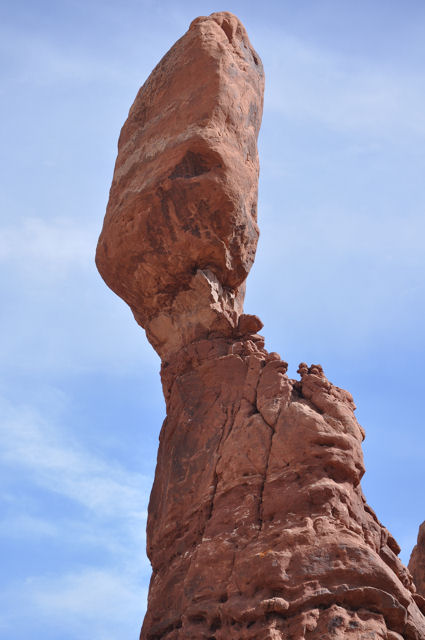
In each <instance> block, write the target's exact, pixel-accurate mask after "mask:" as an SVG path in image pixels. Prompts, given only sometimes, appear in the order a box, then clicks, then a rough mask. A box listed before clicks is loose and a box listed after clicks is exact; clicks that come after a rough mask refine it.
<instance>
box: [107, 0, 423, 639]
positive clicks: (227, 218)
mask: <svg viewBox="0 0 425 640" xmlns="http://www.w3.org/2000/svg"><path fill="white" fill-rule="evenodd" d="M262 98H263V72H262V66H261V62H260V60H259V58H258V55H257V54H256V53H255V51H254V50H253V49H252V46H251V45H250V43H249V40H248V37H247V35H246V32H245V30H244V28H243V26H242V25H241V23H240V22H239V21H238V20H237V18H235V17H234V16H232V15H231V14H228V13H218V14H213V15H212V16H210V17H208V18H198V19H197V20H195V21H194V22H193V23H192V25H191V26H190V29H189V31H188V32H187V33H186V34H185V35H184V36H183V38H181V40H179V41H178V42H177V43H176V45H174V47H173V48H172V49H171V50H170V52H169V53H168V54H167V55H166V56H165V58H164V59H163V60H162V61H161V62H160V63H159V65H158V66H157V67H156V69H155V70H154V71H153V73H152V75H151V76H150V78H149V79H148V80H147V82H146V83H145V85H144V86H143V87H142V89H141V90H140V92H139V94H138V96H137V97H136V101H135V103H134V105H133V106H132V108H131V110H130V114H129V118H128V120H127V122H126V123H125V125H124V127H123V130H122V133H121V137H120V143H119V153H118V159H117V163H116V167H115V174H114V180H113V184H112V188H111V194H110V200H109V204H108V210H107V213H106V216H105V223H104V227H103V231H102V234H101V237H100V239H99V245H98V251H97V264H98V267H99V270H100V272H101V274H102V276H103V277H104V279H105V281H106V282H107V283H108V284H109V286H110V287H111V288H112V289H113V290H114V291H116V293H118V295H120V296H121V297H122V298H123V299H124V300H126V301H127V302H128V304H129V305H130V307H131V308H132V311H133V313H134V315H135V318H136V320H137V321H138V322H139V323H140V324H141V325H142V326H143V327H145V329H146V333H147V336H148V338H149V340H150V341H151V343H152V344H153V346H154V347H155V349H157V351H158V352H159V354H160V355H161V358H162V368H161V377H162V384H163V389H164V395H165V398H166V408H167V417H166V420H165V422H164V425H163V427H162V430H161V435H160V445H159V452H158V464H157V469H156V474H155V481H154V486H153V490H152V494H151V500H150V505H149V517H148V531H147V547H148V549H147V551H148V555H149V558H150V560H151V563H152V579H151V584H150V590H149V601H148V610H147V613H146V617H145V620H144V623H143V627H142V631H141V639H142V640H160V639H164V640H177V639H178V640H183V639H194V640H195V639H196V640H197V639H201V638H203V639H206V640H214V639H215V640H245V639H251V640H254V639H255V640H277V639H283V638H285V639H289V638H290V639H292V640H301V639H309V640H316V639H317V640H319V639H324V638H352V639H353V640H365V639H366V638H368V639H378V638H381V639H382V640H397V639H399V640H400V639H401V638H405V639H415V640H425V617H424V615H423V611H424V603H425V601H424V600H423V599H422V598H421V596H419V595H417V594H416V593H415V587H414V585H413V583H412V578H411V576H410V573H409V572H408V570H407V569H406V568H405V567H404V566H403V565H402V564H401V562H400V560H399V559H398V557H397V555H398V553H399V548H398V545H397V543H396V542H395V540H394V539H393V538H392V536H391V535H390V534H389V532H388V531H387V530H386V529H385V528H384V527H383V526H382V525H381V524H380V522H379V521H378V519H377V518H376V516H375V514H374V512H373V511H372V509H370V507H368V505H367V504H366V501H365V498H364V496H363V494H362V491H361V488H360V479H361V477H362V475H363V473H364V467H363V457H362V451H361V442H362V440H363V437H364V432H363V430H362V428H361V427H360V425H359V424H358V423H357V421H356V419H355V416H354V409H355V406H354V403H353V399H352V397H351V395H350V394H349V393H348V392H346V391H344V390H342V389H339V388H338V387H335V386H334V385H332V384H331V383H330V382H329V381H328V380H327V379H326V377H325V375H324V373H323V370H322V368H321V367H320V366H319V365H312V366H310V367H308V366H307V365H306V364H304V363H302V364H301V365H300V367H299V371H298V373H299V375H300V379H299V380H292V379H290V378H288V376H287V373H286V369H287V365H286V363H285V362H283V361H282V360H281V358H280V357H279V356H278V355H277V354H275V353H268V352H267V351H266V350H265V348H264V340H263V338H262V337H261V336H260V335H259V334H258V333H257V332H258V331H259V330H260V329H261V327H262V323H261V322H260V320H259V319H258V318H257V317H256V316H248V315H245V314H243V309H242V304H243V294H244V282H245V279H246V276H247V274H248V271H249V269H250V267H251V265H252V262H253V259H254V254H255V249H256V242H257V237H258V229H257V224H256V197H257V179H258V159H257V150H256V139H257V135H258V130H259V125H260V118H261V110H262Z"/></svg>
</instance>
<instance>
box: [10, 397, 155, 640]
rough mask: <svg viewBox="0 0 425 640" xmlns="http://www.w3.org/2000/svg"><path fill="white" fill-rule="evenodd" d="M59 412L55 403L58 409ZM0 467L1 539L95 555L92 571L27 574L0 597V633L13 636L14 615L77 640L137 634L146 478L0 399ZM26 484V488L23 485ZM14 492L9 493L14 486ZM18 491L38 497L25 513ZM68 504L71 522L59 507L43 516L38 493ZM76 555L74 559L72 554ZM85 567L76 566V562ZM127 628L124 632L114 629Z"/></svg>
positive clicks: (142, 600)
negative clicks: (3, 484)
mask: <svg viewBox="0 0 425 640" xmlns="http://www.w3.org/2000/svg"><path fill="white" fill-rule="evenodd" d="M56 409H57V412H58V413H60V401H58V402H57V407H56ZM0 413H1V415H2V422H1V424H0V462H1V463H2V466H3V468H4V471H5V474H6V477H7V478H8V484H9V485H10V486H9V487H8V489H7V491H4V492H3V496H2V497H3V498H4V502H5V506H7V512H4V513H3V517H2V519H1V521H0V536H1V537H3V538H12V539H13V540H16V539H27V540H28V541H30V542H31V544H34V543H35V541H37V539H40V540H41V539H43V538H44V539H47V540H48V539H53V538H54V539H55V540H56V544H58V542H59V541H60V543H61V544H62V545H65V547H66V546H69V547H70V548H72V549H73V554H74V555H75V554H76V553H77V550H80V551H81V557H82V558H85V557H86V555H87V553H89V554H91V553H92V552H93V549H96V558H97V560H96V561H95V562H96V566H94V565H93V564H92V563H91V565H89V566H85V567H84V568H83V569H80V568H78V562H74V567H75V568H74V569H73V570H72V571H70V570H69V566H68V565H67V564H66V562H64V563H63V564H62V563H61V566H56V570H53V569H52V567H51V566H50V567H47V568H46V572H45V573H44V572H39V573H36V574H34V573H31V570H29V572H28V573H27V577H26V578H25V579H23V580H22V579H20V580H15V581H12V582H11V583H9V584H8V586H7V587H6V588H5V589H3V591H1V592H0V601H1V602H2V604H3V608H4V610H6V611H7V612H8V613H7V616H6V617H5V619H4V621H3V628H4V629H5V630H6V631H7V632H8V633H12V631H13V629H14V628H16V625H18V626H19V628H20V629H22V628H23V627H22V619H21V616H22V611H23V610H25V612H26V619H28V620H30V619H31V616H33V617H34V619H37V620H38V621H39V622H40V621H44V624H45V625H46V628H47V629H49V628H51V629H53V630H55V629H56V630H57V629H64V628H66V629H68V630H69V631H71V632H74V633H75V634H76V637H78V638H81V640H83V639H84V640H85V639H86V638H87V639H89V638H90V639H91V640H93V639H95V640H119V639H120V638H121V637H123V635H122V634H123V633H124V635H126V633H127V632H128V633H129V634H131V635H134V637H137V633H138V629H139V627H140V625H141V622H142V618H143V613H144V610H145V604H146V594H147V587H146V585H147V580H148V576H149V574H150V567H149V563H148V560H147V558H146V557H145V554H144V548H145V528H146V515H147V514H146V509H147V501H148V495H149V491H150V485H151V479H150V478H147V477H145V476H143V475H142V474H139V473H134V472H130V471H127V470H125V469H124V468H122V467H121V466H120V465H119V464H118V463H117V462H116V461H114V460H113V459H111V458H110V457H105V456H103V455H101V454H100V452H99V451H97V452H93V451H91V450H90V449H89V448H88V447H87V446H85V445H84V444H83V443H82V442H80V441H78V440H76V438H75V437H72V436H71V435H70V434H69V433H67V430H66V429H65V428H64V427H63V426H61V425H60V417H59V416H50V417H43V416H41V415H40V414H39V412H38V411H37V410H36V409H35V408H34V407H23V406H13V405H12V404H11V403H10V402H7V401H6V400H3V399H2V400H1V401H0ZM26 483H29V485H26ZM14 484H15V486H16V495H15V496H14V495H13V486H14ZM25 486H30V487H31V493H32V495H33V496H34V489H36V488H37V487H39V488H40V489H42V492H41V493H40V494H39V497H38V498H37V493H35V497H33V499H32V503H31V508H32V511H35V512H36V511H37V509H38V510H39V511H40V513H41V514H42V515H39V514H36V515H34V514H33V513H27V512H26V511H25V509H26V508H27V507H28V504H27V503H26V502H25V500H24V499H22V496H23V495H25ZM46 491H47V492H50V493H52V494H56V495H57V496H59V499H61V498H63V499H65V503H64V505H66V501H68V500H71V501H72V503H73V505H74V507H73V509H72V513H73V514H74V515H73V516H71V515H69V514H68V509H66V508H63V509H62V510H61V513H60V515H59V516H58V515H57V514H56V515H53V514H52V515H51V516H50V515H49V512H48V511H47V512H46V509H45V508H44V507H43V502H44V498H43V492H46ZM77 557H78V554H77ZM82 562H83V563H84V564H86V563H85V562H84V560H82ZM123 625H124V626H125V625H128V629H127V630H125V629H123Z"/></svg>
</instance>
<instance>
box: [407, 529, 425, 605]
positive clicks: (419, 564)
mask: <svg viewBox="0 0 425 640" xmlns="http://www.w3.org/2000/svg"><path fill="white" fill-rule="evenodd" d="M409 570H410V573H411V574H412V576H413V580H414V583H415V585H416V588H417V590H418V593H420V594H421V595H422V596H424V597H425V522H422V524H421V526H420V527H419V533H418V542H417V544H416V545H415V547H414V548H413V551H412V555H411V556H410V561H409Z"/></svg>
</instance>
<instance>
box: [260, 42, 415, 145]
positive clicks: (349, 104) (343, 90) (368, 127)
mask: <svg viewBox="0 0 425 640" xmlns="http://www.w3.org/2000/svg"><path fill="white" fill-rule="evenodd" d="M270 42H273V48H271V46H270ZM258 47H259V49H261V51H262V56H263V58H264V60H265V62H266V63H267V69H268V83H267V93H266V110H268V111H269V112H272V111H275V112H278V113H279V114H280V115H281V116H282V117H285V118H290V119H291V120H292V121H293V122H303V121H305V122H308V121H312V122H317V123H321V124H322V125H325V126H326V127H329V128H330V129H333V130H337V131H348V132H357V133H359V132H363V133H365V134H369V135H370V134H373V137H374V138H376V137H379V136H380V135H385V136H390V137H397V138H399V137H400V136H401V135H402V134H403V133H406V132H407V133H410V134H414V135H419V136H421V137H422V136H425V115H424V110H423V103H424V99H425V74H424V73H419V72H416V73H413V72H412V73H406V72H405V70H404V73H402V72H400V71H396V70H394V69H393V68H391V66H389V65H388V66H385V65H384V64H380V65H378V64H376V65H373V64H372V63H371V61H370V59H364V60H363V59H361V58H360V57H356V58H350V57H348V56H346V55H345V56H344V55H342V54H341V53H338V54H336V53H333V52H332V51H328V50H324V49H320V48H317V47H314V46H313V45H312V44H310V43H306V42H303V41H301V40H299V39H296V38H294V37H293V36H291V35H289V34H284V35H283V37H282V34H281V33H280V34H279V36H278V37H271V36H270V33H269V34H268V36H267V38H266V37H264V36H263V37H262V38H261V37H260V43H259V44H258Z"/></svg>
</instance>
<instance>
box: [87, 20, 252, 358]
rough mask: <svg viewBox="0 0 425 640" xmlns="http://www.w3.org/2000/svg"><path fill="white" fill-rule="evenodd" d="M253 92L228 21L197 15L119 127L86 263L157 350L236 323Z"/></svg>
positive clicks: (245, 238)
mask: <svg viewBox="0 0 425 640" xmlns="http://www.w3.org/2000/svg"><path fill="white" fill-rule="evenodd" d="M263 87H264V74H263V69H262V65H261V62H260V59H259V57H258V56H257V54H256V53H255V51H254V50H253V48H252V46H251V45H250V42H249V40H248V37H247V34H246V31H245V29H244V27H243V26H242V24H241V23H240V22H239V21H238V20H237V18H235V17H234V16H232V15H231V14H228V13H216V14H214V15H213V16H210V17H209V18H198V19H197V20H194V22H192V24H191V25H190V28H189V31H188V32H187V33H186V34H185V35H184V36H183V38H181V39H180V40H179V41H178V42H177V43H176V44H175V45H174V46H173V47H172V48H171V50H170V51H169V52H168V53H167V54H166V55H165V56H164V58H163V59H162V60H161V62H160V63H159V64H158V66H157V67H156V68H155V69H154V71H153V72H152V74H151V75H150V77H149V78H148V80H147V81H146V82H145V84H144V85H143V87H142V88H141V89H140V91H139V93H138V94H137V97H136V99H135V101H134V104H133V106H132V107H131V109H130V113H129V116H128V119H127V121H126V123H125V124H124V127H123V129H122V131H121V135H120V139H119V143H118V158H117V161H116V165H115V171H114V177H113V182H112V186H111V191H110V197H109V203H108V208H107V211H106V216H105V221H104V225H103V230H102V233H101V236H100V239H99V244H98V248H97V254H96V263H97V266H98V269H99V271H100V273H101V275H102V277H103V278H104V280H105V282H106V283H107V284H108V285H109V286H110V287H111V289H113V291H115V292H116V293H117V294H118V295H119V296H121V297H122V298H123V299H124V300H125V301H126V302H127V303H128V304H129V305H130V307H131V309H132V311H133V313H134V316H135V318H136V320H137V322H139V324H141V325H142V326H143V327H145V329H146V331H147V334H148V337H149V340H150V341H151V342H152V344H153V346H154V347H155V348H156V349H157V350H158V351H159V353H160V354H161V355H162V356H165V354H167V353H170V352H173V351H176V350H178V349H179V348H180V347H181V346H182V344H184V343H186V342H191V341H192V340H193V339H194V338H196V337H198V336H199V335H201V334H203V335H204V336H207V335H209V333H210V332H211V329H212V328H216V329H217V330H219V331H223V330H226V328H227V325H230V327H235V326H236V325H237V323H238V319H239V316H240V315H241V310H242V301H243V294H244V282H245V279H246V277H247V275H248V272H249V270H250V268H251V266H252V263H253V261H254V256H255V251H256V247H257V239H258V227H257V186H258V154H257V144H256V142H257V136H258V132H259V128H260V123H261V116H262V107H263Z"/></svg>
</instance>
